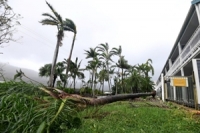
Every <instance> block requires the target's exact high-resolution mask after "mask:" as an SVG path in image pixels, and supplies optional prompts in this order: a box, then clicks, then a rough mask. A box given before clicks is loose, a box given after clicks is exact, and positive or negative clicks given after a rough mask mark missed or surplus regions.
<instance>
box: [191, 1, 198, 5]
mask: <svg viewBox="0 0 200 133" xmlns="http://www.w3.org/2000/svg"><path fill="white" fill-rule="evenodd" d="M199 2H200V0H193V1H192V2H191V3H192V4H193V5H194V4H197V3H199Z"/></svg>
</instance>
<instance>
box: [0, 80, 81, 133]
mask: <svg viewBox="0 0 200 133" xmlns="http://www.w3.org/2000/svg"><path fill="white" fill-rule="evenodd" d="M71 105H72V103H71V102H68V101H66V100H56V99H53V98H52V97H50V96H49V95H47V94H46V93H44V92H43V91H41V90H39V89H38V86H36V85H34V84H28V83H25V82H23V81H21V82H14V81H10V82H5V83H0V132H4V133H10V132H13V133H18V132H20V133H21V132H24V133H35V132H36V131H38V132H39V133H42V132H47V131H48V132H67V130H69V128H75V127H79V126H80V125H81V119H80V118H79V117H78V115H77V112H76V110H75V109H74V108H72V107H73V106H71ZM61 107H62V108H61ZM61 109H62V110H61ZM59 110H60V112H59ZM54 118H55V119H54Z"/></svg>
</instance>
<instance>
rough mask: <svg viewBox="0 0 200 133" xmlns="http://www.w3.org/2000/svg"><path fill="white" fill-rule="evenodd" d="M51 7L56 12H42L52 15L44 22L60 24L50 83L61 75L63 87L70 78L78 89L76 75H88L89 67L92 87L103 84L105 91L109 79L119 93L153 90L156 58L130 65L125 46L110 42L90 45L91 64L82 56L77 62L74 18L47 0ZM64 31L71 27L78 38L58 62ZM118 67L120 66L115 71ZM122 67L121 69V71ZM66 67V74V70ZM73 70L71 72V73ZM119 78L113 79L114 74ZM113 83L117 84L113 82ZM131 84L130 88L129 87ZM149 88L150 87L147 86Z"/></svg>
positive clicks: (43, 22)
mask: <svg viewBox="0 0 200 133" xmlns="http://www.w3.org/2000/svg"><path fill="white" fill-rule="evenodd" d="M46 4H47V5H48V7H49V8H50V9H51V11H52V13H53V15H51V14H49V13H44V14H42V15H43V16H45V17H48V18H46V19H44V20H42V21H41V23H42V24H43V25H53V26H56V27H57V30H58V33H57V44H56V48H55V52H54V57H53V61H52V64H47V65H45V66H44V68H48V69H50V68H51V70H50V71H49V70H48V74H47V75H49V77H50V78H49V83H48V85H49V86H50V87H54V85H55V81H56V79H57V77H58V76H59V77H60V80H61V82H62V83H63V87H64V88H65V87H66V85H67V83H68V80H69V78H72V79H73V83H74V89H75V83H76V82H75V80H76V78H77V77H78V78H80V79H84V77H85V76H84V73H83V72H82V71H86V70H87V71H89V72H90V78H89V80H88V82H89V83H90V88H91V89H92V90H93V95H94V89H96V88H97V85H98V84H99V85H100V87H99V90H100V89H101V91H102V92H104V83H105V82H107V83H108V88H109V91H111V87H113V86H114V87H115V93H116V94H117V93H118V91H121V92H123V93H126V92H128V91H130V90H131V91H132V92H138V91H139V90H146V91H149V90H151V89H152V86H153V82H152V81H151V77H150V76H149V72H152V73H151V74H152V75H153V74H154V70H153V66H152V65H151V63H152V60H151V59H148V60H147V62H146V63H143V64H141V65H134V66H132V65H130V64H128V61H127V60H126V59H125V56H123V55H122V47H121V46H119V48H112V49H109V44H108V43H105V44H104V43H102V44H99V45H98V46H96V47H95V48H90V49H89V50H85V54H86V59H91V60H89V61H88V64H87V65H86V67H85V68H82V69H80V66H81V61H80V62H79V63H78V58H76V60H75V62H73V61H71V57H72V51H73V47H74V42H75V38H76V34H77V30H76V25H75V24H74V22H73V21H72V20H70V19H67V18H66V19H64V20H63V19H62V17H61V16H60V15H59V14H58V13H57V12H56V11H55V9H54V8H53V7H52V6H51V5H50V4H49V3H48V2H46ZM64 31H70V32H73V33H74V38H73V41H72V46H71V50H70V54H69V57H68V58H67V59H65V60H64V61H63V62H58V63H57V57H58V53H59V46H62V40H63V37H64ZM113 56H118V57H119V59H118V61H117V62H115V61H113V59H112V57H113ZM115 68H118V70H117V71H115ZM120 69H121V71H120ZM64 71H65V74H64ZM44 73H45V70H44V69H43V68H40V76H47V75H46V74H44ZM69 73H70V74H69ZM113 76H115V78H114V79H113V80H112V77H113ZM112 83H114V85H113V86H112ZM128 88H129V89H128ZM144 88H146V89H144Z"/></svg>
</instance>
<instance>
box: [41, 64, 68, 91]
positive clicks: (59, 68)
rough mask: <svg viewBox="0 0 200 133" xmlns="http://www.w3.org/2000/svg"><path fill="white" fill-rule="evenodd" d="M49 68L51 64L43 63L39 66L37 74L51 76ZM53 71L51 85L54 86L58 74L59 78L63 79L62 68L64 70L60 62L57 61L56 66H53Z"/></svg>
mask: <svg viewBox="0 0 200 133" xmlns="http://www.w3.org/2000/svg"><path fill="white" fill-rule="evenodd" d="M51 68H52V64H45V65H44V66H43V67H41V68H40V69H39V76H41V77H49V76H51ZM55 69H56V70H55V73H54V75H53V84H52V87H54V85H55V81H56V79H57V77H58V76H59V77H60V79H61V80H62V81H63V77H64V74H63V72H64V70H65V66H64V64H63V63H62V62H58V63H57V64H56V67H55Z"/></svg>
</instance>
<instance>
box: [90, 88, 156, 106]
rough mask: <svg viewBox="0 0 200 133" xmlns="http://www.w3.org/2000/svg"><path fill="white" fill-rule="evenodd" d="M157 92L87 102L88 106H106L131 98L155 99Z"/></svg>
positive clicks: (115, 96) (122, 95)
mask: <svg viewBox="0 0 200 133" xmlns="http://www.w3.org/2000/svg"><path fill="white" fill-rule="evenodd" d="M155 95H156V92H155V91H154V92H149V93H135V94H119V95H114V96H109V97H105V98H100V99H92V100H89V101H87V104H88V105H104V104H107V103H112V102H116V101H120V100H125V99H131V98H138V97H142V96H153V97H155Z"/></svg>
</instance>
